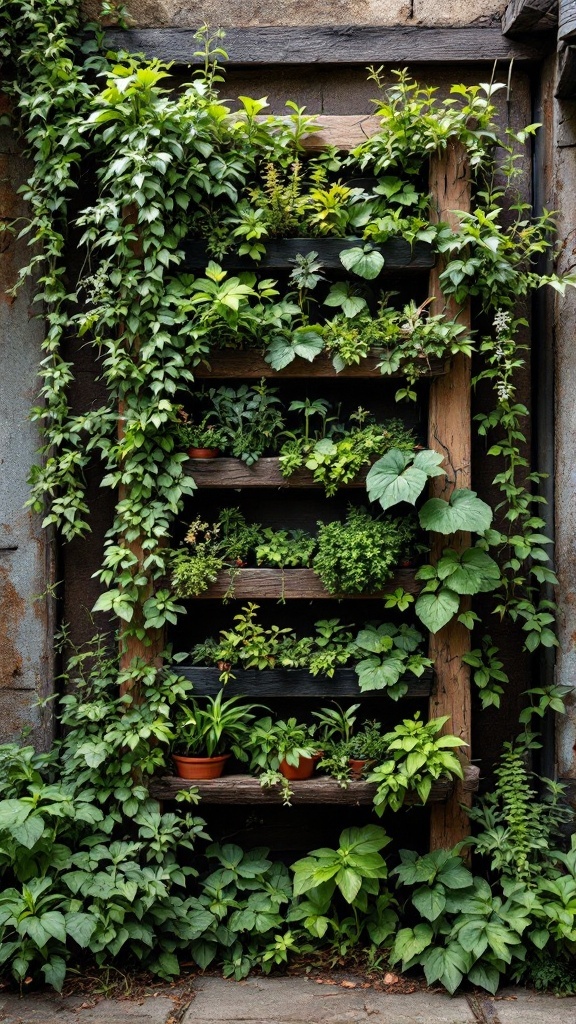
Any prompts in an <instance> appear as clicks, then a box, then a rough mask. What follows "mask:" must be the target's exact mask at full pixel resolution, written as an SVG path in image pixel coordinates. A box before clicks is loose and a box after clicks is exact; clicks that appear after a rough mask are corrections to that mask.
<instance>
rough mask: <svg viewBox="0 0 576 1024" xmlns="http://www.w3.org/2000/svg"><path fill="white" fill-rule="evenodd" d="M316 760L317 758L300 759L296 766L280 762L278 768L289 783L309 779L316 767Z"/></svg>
mask: <svg viewBox="0 0 576 1024" xmlns="http://www.w3.org/2000/svg"><path fill="white" fill-rule="evenodd" d="M317 760H318V757H301V758H300V760H299V762H298V764H297V765H293V764H288V762H287V761H280V764H279V765H278V768H279V771H281V772H282V775H283V776H284V778H285V779H290V780H291V781H298V780H302V779H309V778H310V776H311V775H312V772H313V771H314V768H315V767H316V761H317Z"/></svg>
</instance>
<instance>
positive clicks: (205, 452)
mask: <svg viewBox="0 0 576 1024" xmlns="http://www.w3.org/2000/svg"><path fill="white" fill-rule="evenodd" d="M219 455H220V449H219V448H189V449H188V458H190V459H217V458H218V456H219Z"/></svg>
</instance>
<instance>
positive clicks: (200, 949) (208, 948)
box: [190, 939, 218, 971]
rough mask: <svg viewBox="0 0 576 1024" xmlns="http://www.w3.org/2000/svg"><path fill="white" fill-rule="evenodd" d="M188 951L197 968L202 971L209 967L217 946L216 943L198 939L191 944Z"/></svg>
mask: <svg viewBox="0 0 576 1024" xmlns="http://www.w3.org/2000/svg"><path fill="white" fill-rule="evenodd" d="M190 949H191V953H192V956H193V958H194V960H195V961H196V963H197V964H198V967H200V969H201V970H202V971H204V970H206V968H207V967H209V966H210V964H211V963H212V961H213V959H214V957H215V956H216V952H217V950H218V945H217V943H216V942H209V941H208V940H207V939H198V940H197V941H196V942H193V943H192V945H191V947H190Z"/></svg>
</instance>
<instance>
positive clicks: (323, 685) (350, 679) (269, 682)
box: [178, 665, 432, 700]
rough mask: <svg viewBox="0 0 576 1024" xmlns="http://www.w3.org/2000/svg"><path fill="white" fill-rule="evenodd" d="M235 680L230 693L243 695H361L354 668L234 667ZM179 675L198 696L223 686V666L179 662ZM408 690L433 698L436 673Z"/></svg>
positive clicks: (412, 678) (410, 694) (380, 693)
mask: <svg viewBox="0 0 576 1024" xmlns="http://www.w3.org/2000/svg"><path fill="white" fill-rule="evenodd" d="M233 672H234V676H235V678H234V679H231V680H230V681H229V682H228V683H226V693H227V694H243V695H246V696H249V697H258V698H259V699H264V698H269V697H292V696H293V697H327V696H330V697H354V698H358V697H359V696H360V691H359V689H358V676H357V675H356V672H355V671H354V669H353V668H338V669H336V671H335V673H334V676H333V678H332V679H328V677H327V676H313V675H311V674H310V672H306V671H304V669H263V670H259V669H241V668H237V669H233ZM178 673H179V675H182V676H185V678H186V679H189V680H190V682H192V683H193V684H194V695H195V696H196V695H200V696H214V695H215V694H217V693H219V692H220V690H221V689H222V683H221V682H220V669H218V668H205V667H203V666H199V665H179V666H178ZM409 679H410V681H409V682H408V690H407V692H406V694H405V696H404V697H403V698H402V699H403V700H406V699H408V698H419V697H429V696H430V692H431V689H432V672H431V671H429V672H425V673H424V674H423V675H421V676H420V678H419V679H416V677H415V676H410V677H409ZM367 696H368V697H382V699H383V700H386V699H387V696H386V691H384V690H383V691H370V692H369V693H367Z"/></svg>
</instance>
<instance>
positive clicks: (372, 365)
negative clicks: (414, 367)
mask: <svg viewBox="0 0 576 1024" xmlns="http://www.w3.org/2000/svg"><path fill="white" fill-rule="evenodd" d="M383 355H384V352H382V353H380V354H378V353H374V354H373V355H369V356H366V358H365V359H362V360H361V362H360V363H358V365H357V366H346V367H345V368H344V369H343V370H341V371H340V373H337V372H336V370H335V369H334V367H333V366H332V360H331V358H330V356H328V355H326V354H324V353H321V354H320V355H319V356H317V357H316V359H314V360H313V362H311V363H310V362H309V361H308V360H307V359H301V358H299V357H298V356H297V357H296V359H293V360H292V362H291V363H289V364H288V366H285V367H284V369H283V370H273V369H272V367H271V366H270V363H267V362H266V360H265V359H264V356H263V355H262V354H261V353H260V352H254V351H253V350H251V349H246V350H244V351H242V352H239V351H237V350H236V349H220V350H219V351H215V352H211V353H210V355H209V356H207V357H206V362H202V363H199V364H198V366H196V367H195V368H194V376H195V377H197V378H198V379H206V378H214V377H234V378H236V379H237V380H252V379H253V378H260V377H284V378H286V379H287V380H290V379H294V380H297V379H301V378H305V379H308V378H310V377H330V378H333V379H334V380H338V379H339V378H342V379H344V380H349V379H350V378H351V377H352V378H355V379H356V380H370V379H373V378H376V379H379V380H382V381H384V380H386V379H387V378H388V377H403V376H404V371H403V369H402V367H400V368H399V369H398V370H397V371H396V372H395V373H390V374H383V373H382V372H381V370H379V369H378V364H379V363H380V362H381V360H382V358H383ZM449 366H450V360H449V359H446V360H444V359H430V360H429V361H428V362H425V360H422V377H428V378H430V377H442V376H443V375H444V374H445V373H447V372H448V369H449Z"/></svg>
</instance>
